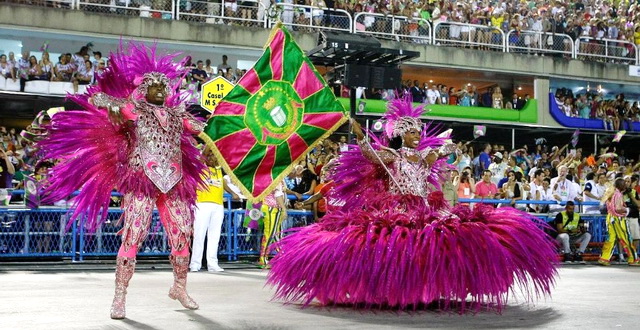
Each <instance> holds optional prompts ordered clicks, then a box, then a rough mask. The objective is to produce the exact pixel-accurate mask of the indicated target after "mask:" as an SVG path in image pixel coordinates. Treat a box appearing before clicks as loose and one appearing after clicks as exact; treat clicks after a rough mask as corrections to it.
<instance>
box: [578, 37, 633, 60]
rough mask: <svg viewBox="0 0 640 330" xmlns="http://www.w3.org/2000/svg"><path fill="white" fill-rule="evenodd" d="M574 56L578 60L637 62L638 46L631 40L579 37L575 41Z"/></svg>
mask: <svg viewBox="0 0 640 330" xmlns="http://www.w3.org/2000/svg"><path fill="white" fill-rule="evenodd" d="M575 45H576V46H575V47H576V52H575V55H576V56H575V58H576V59H579V60H587V61H598V62H612V63H624V64H637V63H638V46H636V45H635V44H634V43H632V42H628V41H625V40H614V39H605V38H602V39H597V38H591V37H579V38H578V39H577V40H576V41H575Z"/></svg>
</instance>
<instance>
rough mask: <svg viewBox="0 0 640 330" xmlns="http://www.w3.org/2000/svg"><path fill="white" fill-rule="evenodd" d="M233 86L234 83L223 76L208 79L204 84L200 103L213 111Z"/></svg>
mask: <svg viewBox="0 0 640 330" xmlns="http://www.w3.org/2000/svg"><path fill="white" fill-rule="evenodd" d="M232 88H233V84H232V83H230V82H229V80H227V79H225V78H224V77H221V76H218V77H215V78H213V79H211V80H209V81H207V82H206V83H204V84H203V85H202V90H201V91H200V105H201V106H202V107H203V108H205V109H206V110H207V111H210V112H213V111H214V110H215V109H216V106H217V105H218V103H220V101H222V98H224V96H225V95H227V93H229V92H230V91H231V89H232Z"/></svg>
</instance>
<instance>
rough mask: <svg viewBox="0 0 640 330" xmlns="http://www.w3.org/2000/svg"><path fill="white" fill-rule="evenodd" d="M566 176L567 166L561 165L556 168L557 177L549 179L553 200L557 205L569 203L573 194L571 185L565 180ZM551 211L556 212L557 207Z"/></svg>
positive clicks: (567, 172)
mask: <svg viewBox="0 0 640 330" xmlns="http://www.w3.org/2000/svg"><path fill="white" fill-rule="evenodd" d="M568 174H569V169H568V168H567V166H565V165H562V166H560V167H559V168H558V176H557V177H555V178H553V179H551V187H552V191H553V198H554V199H555V200H556V201H557V202H559V203H564V202H567V201H569V200H570V198H571V196H573V195H574V194H575V193H574V191H573V189H574V186H573V183H572V182H571V181H569V180H568V179H567V175H568ZM553 209H556V210H557V209H558V207H557V206H556V207H553V208H552V210H553Z"/></svg>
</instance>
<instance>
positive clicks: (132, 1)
mask: <svg viewBox="0 0 640 330" xmlns="http://www.w3.org/2000/svg"><path fill="white" fill-rule="evenodd" d="M72 1H76V8H78V10H82V11H88V12H94V13H105V14H115V15H127V16H139V17H147V18H161V19H173V18H174V16H173V13H174V12H175V9H176V7H175V6H176V1H174V0H72Z"/></svg>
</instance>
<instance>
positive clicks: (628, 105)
mask: <svg viewBox="0 0 640 330" xmlns="http://www.w3.org/2000/svg"><path fill="white" fill-rule="evenodd" d="M555 97H556V103H557V104H558V108H559V109H560V110H561V111H562V112H563V113H564V114H565V115H566V116H568V117H577V118H583V119H599V120H602V122H603V123H604V127H605V129H606V130H612V131H618V130H621V129H623V128H624V125H623V123H627V125H626V129H628V130H633V123H635V122H640V108H639V107H638V101H635V100H629V99H627V98H626V97H625V95H624V94H623V93H620V94H617V95H616V96H615V98H611V99H609V98H606V97H605V96H604V95H603V94H602V93H600V92H598V91H597V90H593V91H586V92H584V93H581V94H576V95H574V93H573V91H572V90H571V89H566V88H559V89H558V90H556V93H555Z"/></svg>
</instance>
